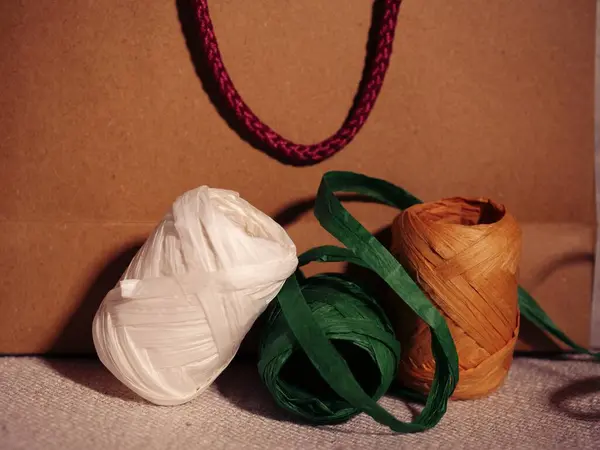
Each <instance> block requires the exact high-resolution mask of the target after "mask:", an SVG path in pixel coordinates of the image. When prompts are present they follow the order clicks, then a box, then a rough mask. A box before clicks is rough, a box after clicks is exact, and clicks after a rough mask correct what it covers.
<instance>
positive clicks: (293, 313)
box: [258, 171, 600, 433]
mask: <svg viewBox="0 0 600 450" xmlns="http://www.w3.org/2000/svg"><path fill="white" fill-rule="evenodd" d="M336 192H347V193H354V194H360V195H365V196H368V197H370V198H371V199H373V200H375V201H376V202H378V203H381V204H385V205H389V206H392V207H395V208H397V209H400V210H402V209H406V208H408V207H410V206H412V205H414V204H417V203H420V202H421V201H420V200H419V199H417V198H416V197H414V196H413V195H412V194H410V193H409V192H407V191H405V190H404V189H402V188H400V187H398V186H395V185H393V184H391V183H389V182H387V181H384V180H380V179H376V178H371V177H367V176H365V175H360V174H356V173H352V172H337V171H336V172H328V173H326V174H325V175H324V176H323V178H322V180H321V184H320V187H319V191H318V194H317V198H316V201H315V210H314V213H315V216H316V218H317V219H318V221H319V223H320V224H321V226H322V227H323V228H325V229H326V230H327V231H328V232H329V233H330V234H331V235H332V236H333V237H335V238H336V239H337V240H338V241H340V242H341V243H342V244H343V245H344V246H345V248H343V247H336V246H323V247H316V248H313V249H311V250H309V251H308V252H306V253H304V254H302V255H300V257H299V262H300V264H299V265H300V267H301V266H303V265H305V264H308V263H309V262H312V261H321V262H334V261H336V262H348V263H351V264H355V265H359V266H362V267H364V268H367V269H369V270H371V271H373V272H374V273H376V274H377V275H378V276H379V277H381V278H382V279H383V280H384V281H385V282H386V283H387V284H388V286H389V287H390V288H391V289H392V290H393V291H394V292H395V293H396V294H397V295H398V297H399V298H400V299H402V300H403V301H404V302H405V303H406V304H407V305H408V306H409V307H410V308H411V309H412V310H413V311H414V312H415V313H416V314H417V315H418V316H419V317H420V318H421V319H422V320H423V321H424V322H425V323H427V325H429V328H430V330H431V337H432V339H431V349H432V352H433V356H434V359H435V362H436V370H435V376H434V379H433V383H432V386H431V389H430V392H429V395H428V396H427V398H426V400H425V406H424V408H423V410H422V411H421V413H420V414H419V415H418V416H417V417H415V418H414V419H413V421H412V422H410V423H407V422H402V421H400V420H398V419H396V418H395V417H394V416H393V415H391V414H390V413H389V412H388V411H386V410H385V409H384V408H382V407H381V406H380V405H379V404H378V403H377V400H378V399H379V398H380V397H381V396H382V395H383V394H384V393H385V392H386V390H387V389H388V388H389V386H390V385H391V383H392V380H393V379H394V377H395V374H396V368H397V363H398V361H399V356H400V345H399V343H398V342H397V341H396V340H395V339H394V338H393V332H392V331H391V328H390V327H389V322H388V321H387V319H386V318H385V317H383V318H382V317H381V313H380V311H379V310H378V309H377V307H376V306H374V302H373V301H372V299H371V297H369V295H368V294H367V293H366V292H365V291H364V290H363V289H362V288H361V287H360V286H358V285H356V284H354V283H352V281H350V280H345V279H344V278H342V277H339V276H334V275H319V276H316V277H310V278H305V277H304V275H303V274H302V272H301V270H300V269H299V270H298V271H297V272H296V274H295V275H293V276H292V277H290V278H289V279H288V280H287V281H286V283H285V284H284V286H283V288H282V290H281V292H280V293H279V295H278V301H277V302H274V303H273V305H272V309H271V311H270V316H269V320H268V326H267V327H266V328H265V332H264V335H263V339H262V343H261V350H260V358H259V364H258V369H259V373H260V375H261V378H262V379H263V381H264V382H265V384H266V385H267V388H268V389H269V390H270V391H271V393H272V394H273V397H274V399H275V401H276V402H277V403H278V404H279V405H280V406H281V407H283V408H285V409H286V410H288V411H290V412H292V413H293V414H295V415H297V416H299V417H302V418H303V419H305V420H307V421H309V422H312V423H317V424H322V423H336V422H340V421H343V420H347V419H348V418H350V417H352V416H353V415H355V414H358V413H360V412H364V413H367V414H369V415H370V416H371V417H372V418H373V419H375V420H376V421H378V422H379V423H381V424H383V425H386V426H388V427H389V428H390V429H392V430H393V431H396V432H401V433H411V432H420V431H424V430H427V429H429V428H432V427H433V426H435V425H436V424H437V423H438V422H439V421H440V420H441V418H442V417H443V416H444V414H445V412H446V409H447V405H448V401H449V398H450V397H451V395H452V393H453V392H454V389H455V387H456V384H457V382H458V373H459V372H458V355H457V352H456V347H455V346H454V341H453V339H452V336H451V334H450V331H449V329H448V327H447V325H446V322H445V320H444V318H443V317H442V315H441V314H440V313H439V311H438V310H437V309H436V307H435V306H434V305H433V304H432V303H431V301H430V300H429V299H428V298H427V297H426V296H425V294H424V293H423V292H422V291H421V289H420V288H419V287H418V286H417V284H416V283H415V282H414V281H413V280H412V279H411V277H410V276H409V275H408V273H407V272H406V271H405V270H404V268H403V267H402V266H401V265H400V263H399V262H398V261H397V260H396V258H395V257H394V256H393V255H391V253H389V252H388V250H387V249H386V248H385V247H384V246H383V245H382V244H381V243H380V242H379V241H378V240H377V239H376V238H375V237H374V236H373V235H372V234H371V233H369V232H368V231H367V230H366V229H365V228H364V227H363V226H362V225H361V224H360V223H359V222H358V221H357V220H356V219H355V218H354V217H353V216H352V215H351V214H350V213H349V212H348V211H347V210H346V209H345V208H344V207H343V205H342V203H341V202H340V200H339V199H338V198H337V197H336V196H335V193H336ZM320 296H323V297H326V298H327V297H329V300H327V299H326V298H325V299H324V298H321V299H320V298H319V297H320ZM332 296H333V297H336V300H331V297H332ZM344 303H347V305H346V306H345V307H346V308H347V311H346V315H344V314H343V313H342V314H340V313H339V311H340V310H339V308H342V310H343V309H344V306H343V305H344ZM324 308H325V310H326V311H327V314H325V315H324V313H323V311H324ZM519 308H520V310H521V313H522V315H523V316H524V317H525V318H527V319H529V320H530V321H531V322H532V323H533V324H535V325H536V326H538V327H539V328H541V329H542V330H545V331H547V332H548V333H550V334H552V335H553V336H555V337H556V338H558V339H559V340H561V341H562V342H564V343H565V344H567V345H568V346H570V347H571V348H573V349H574V350H575V351H577V352H579V353H584V354H588V355H591V356H593V357H594V358H596V359H600V354H599V353H592V352H590V351H589V350H587V349H585V348H583V347H581V346H579V345H577V344H576V343H574V342H573V341H571V340H570V339H569V338H568V337H567V336H566V335H565V334H564V333H563V332H562V331H560V329H559V328H558V327H557V326H556V324H554V322H553V321H552V320H551V319H550V318H549V317H548V315H547V314H546V313H545V312H544V311H543V310H542V308H541V307H540V306H539V305H538V304H537V303H536V301H535V300H534V299H533V298H532V297H531V296H530V295H529V294H528V293H527V292H526V291H525V290H524V289H523V288H522V287H519ZM332 310H336V311H337V312H336V314H337V317H336V319H335V320H334V323H337V324H338V325H340V326H339V327H338V328H337V329H335V327H333V329H332V327H331V324H330V323H329V324H328V323H327V320H326V319H325V320H324V319H323V317H327V315H328V314H332ZM350 310H352V311H353V312H352V313H350V312H348V311H350ZM357 312H358V314H362V317H360V318H359V319H358V320H355V321H354V322H353V321H352V319H353V315H352V314H354V313H357ZM329 317H331V316H329ZM369 320H371V321H372V323H373V324H376V326H375V325H374V326H369V325H368V321H369ZM344 340H345V341H346V342H352V343H354V344H356V345H358V347H360V348H362V349H363V350H365V351H366V352H367V354H368V356H369V357H370V359H371V360H372V361H374V362H375V363H376V365H377V367H378V369H379V372H380V378H379V379H378V380H377V381H376V382H372V380H371V381H365V380H361V381H362V383H361V382H359V381H358V380H357V377H356V376H355V375H356V374H357V373H358V374H360V368H357V367H350V366H349V364H348V361H347V360H346V359H344V358H343V357H342V355H341V354H340V346H339V342H340V341H344ZM332 341H333V342H332ZM336 345H337V348H336ZM298 351H300V353H301V357H304V358H305V359H308V360H309V361H310V363H311V364H312V367H307V365H306V364H304V366H302V364H301V363H299V362H298V361H299V360H298V359H297V357H296V366H295V367H294V364H293V363H291V362H290V361H293V360H294V353H295V352H296V353H298ZM344 352H345V351H342V353H344ZM365 361H366V360H365ZM364 364H368V363H367V362H364ZM286 366H287V367H286ZM312 368H314V369H315V370H316V372H317V373H318V375H319V376H320V378H321V379H322V381H324V382H325V383H326V385H327V387H328V388H329V389H330V390H331V391H333V392H334V393H335V394H336V396H335V397H332V396H329V397H328V398H321V397H320V396H317V395H316V393H317V392H318V389H315V387H314V386H312V387H307V386H303V383H299V384H293V383H290V382H289V379H288V380H286V379H284V378H285V377H283V375H282V374H283V372H285V371H286V370H288V371H291V372H295V373H296V380H298V379H299V378H298V372H299V371H305V372H304V373H301V374H300V377H303V376H304V377H305V378H307V379H308V378H311V377H310V376H309V374H308V371H309V370H312ZM367 391H368V392H367ZM399 394H400V395H403V396H405V397H406V398H408V399H412V400H419V399H423V396H421V395H420V394H418V393H415V392H413V391H411V390H408V389H403V390H401V391H400V392H399Z"/></svg>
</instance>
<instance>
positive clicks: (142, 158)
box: [0, 0, 596, 353]
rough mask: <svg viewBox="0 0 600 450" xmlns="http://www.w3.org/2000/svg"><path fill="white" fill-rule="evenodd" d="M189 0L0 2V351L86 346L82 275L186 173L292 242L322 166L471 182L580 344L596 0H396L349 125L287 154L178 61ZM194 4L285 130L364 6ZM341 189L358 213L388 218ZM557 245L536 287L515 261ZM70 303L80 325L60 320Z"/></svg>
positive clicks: (351, 57) (464, 188) (590, 228)
mask: <svg viewBox="0 0 600 450" xmlns="http://www.w3.org/2000/svg"><path fill="white" fill-rule="evenodd" d="M187 3H188V2H187V1H184V0H180V1H178V2H175V1H173V2H157V3H123V2H117V1H115V0H107V1H106V2H102V3H100V2H92V3H90V2H84V1H74V2H68V3H55V2H50V1H48V0H43V1H37V2H33V1H24V2H18V3H16V2H3V3H1V4H0V86H1V87H0V89H1V90H2V92H1V93H0V157H1V160H2V163H1V164H0V180H1V181H0V221H1V223H0V227H2V233H0V249H2V251H1V252H0V273H2V274H3V275H2V283H1V284H0V311H2V313H1V314H0V352H2V353H7V352H9V353H15V352H18V353H35V352H44V351H49V350H55V351H67V352H70V351H91V347H90V344H91V341H88V340H87V336H88V325H89V324H88V323H86V322H85V320H88V319H89V320H90V321H91V315H90V314H89V313H88V314H87V315H86V314H83V316H85V317H83V316H82V318H81V319H80V320H78V319H77V318H76V317H75V318H73V317H72V315H73V314H76V312H77V311H78V310H80V309H81V308H83V309H85V308H92V303H93V301H94V299H95V298H96V297H98V298H99V297H100V293H101V292H102V291H103V290H104V292H105V291H107V290H108V289H110V287H112V286H111V283H112V284H114V282H115V281H116V279H118V276H116V278H115V277H114V276H105V278H102V277H100V278H101V279H100V281H98V280H97V278H98V276H99V274H102V273H104V272H103V271H106V270H108V271H109V272H111V271H112V272H114V273H113V274H112V275H114V274H117V273H118V272H119V270H117V269H119V267H122V266H123V264H124V262H123V261H120V262H119V264H120V265H119V264H117V265H116V266H115V265H114V264H113V265H111V260H112V259H113V258H114V256H115V255H116V254H119V253H121V252H127V250H128V249H130V247H131V246H132V245H133V243H135V242H137V241H138V240H140V239H143V236H145V234H147V233H148V232H149V231H150V230H151V229H152V227H153V225H154V223H156V222H157V221H158V220H160V218H161V217H162V215H163V214H164V213H165V211H166V210H167V209H168V207H169V205H170V204H171V202H172V201H173V200H174V198H175V197H177V196H178V195H180V194H181V193H182V192H184V191H185V190H187V189H191V188H193V187H196V186H197V185H201V184H207V185H210V186H213V187H222V188H227V189H232V190H236V191H238V192H240V194H241V195H242V196H243V197H244V198H245V199H247V200H248V201H250V202H251V203H253V204H254V205H255V206H257V207H258V208H260V209H262V210H263V211H265V212H266V213H268V214H272V215H277V216H278V218H279V219H280V220H281V221H282V222H286V223H287V224H288V225H289V230H290V234H291V235H292V238H293V239H295V241H296V242H297V245H298V248H299V250H304V249H306V248H308V247H310V246H312V245H317V244H322V243H325V242H326V241H327V236H326V233H324V232H322V231H321V230H319V229H318V226H316V224H315V223H314V220H313V219H312V216H311V213H310V211H308V212H306V213H304V214H303V215H301V218H300V219H299V220H296V219H295V217H296V216H297V214H296V213H297V212H299V211H302V210H305V209H306V207H309V206H310V199H311V198H312V197H313V196H314V194H315V192H316V189H317V187H318V183H319V180H320V177H321V175H322V174H323V173H324V172H325V171H327V170H332V169H339V170H353V171H358V172H362V173H365V174H368V175H371V176H376V177H381V178H385V179H388V180H390V181H392V182H394V183H396V184H399V185H402V186H403V187H405V188H407V189H409V190H410V191H412V192H413V193H415V194H416V195H418V196H419V197H421V198H422V199H424V200H433V199H437V198H441V197H449V196H454V195H459V196H460V195H462V196H474V195H481V196H488V197H491V198H494V199H495V200H497V201H499V202H502V203H504V204H505V205H506V206H507V207H508V208H509V209H510V210H511V212H512V213H513V214H514V215H515V216H516V217H517V219H518V220H519V221H520V223H521V224H522V226H523V228H524V229H527V228H529V229H531V230H546V232H544V233H542V232H541V231H540V232H538V231H533V232H532V233H530V234H529V236H530V238H528V237H527V234H526V235H525V236H524V239H525V247H524V261H523V268H522V270H523V276H524V277H525V278H524V279H523V283H524V284H525V285H526V287H532V288H534V289H533V293H534V294H536V296H537V298H538V300H539V301H540V302H541V303H542V304H543V305H544V306H545V307H546V308H547V310H548V311H549V312H551V313H552V315H553V318H555V319H556V320H557V321H558V322H559V323H560V324H561V325H563V326H564V327H565V329H566V331H567V332H568V333H570V334H571V335H573V336H574V337H576V338H577V340H578V341H579V342H581V343H584V344H585V343H586V339H588V335H589V322H590V320H589V309H590V301H591V300H590V298H591V273H592V257H591V256H589V255H593V252H594V240H593V234H594V232H595V226H596V219H595V210H594V178H593V177H594V168H593V167H594V164H593V161H594V121H593V111H594V101H593V89H594V36H595V2H594V1H593V0H582V1H578V2H564V1H560V0H531V1H528V2H520V1H518V0H510V1H505V2H495V3H489V2H482V3H478V4H476V3H473V2H470V1H467V0H457V1H453V2H445V1H442V0H431V1H428V2H422V1H417V0H406V1H405V2H404V4H403V6H402V9H401V12H400V21H399V25H398V26H399V28H398V31H397V36H396V42H395V48H394V55H393V58H392V66H391V68H390V71H389V73H388V76H387V79H386V82H385V85H384V88H383V90H382V93H381V97H380V99H379V100H378V102H377V104H376V107H375V109H374V111H373V113H372V115H371V117H370V119H369V121H368V122H367V124H366V126H365V128H364V129H363V131H362V132H361V133H360V134H359V135H358V137H357V138H356V140H355V141H354V142H353V143H352V144H351V145H350V146H349V147H348V148H346V149H344V150H343V151H342V152H341V153H339V154H338V155H336V156H334V157H333V158H331V159H330V160H328V161H326V162H324V163H321V164H318V165H316V166H313V167H304V168H296V167H291V166H285V165H282V164H281V163H279V162H277V161H275V160H273V159H270V158H269V157H267V156H266V155H264V154H263V153H261V152H260V151H258V150H256V149H254V148H252V147H251V146H249V145H248V144H247V143H246V142H245V141H243V140H242V139H240V137H239V136H238V135H237V133H236V132H235V131H234V130H232V129H231V128H230V127H229V124H228V122H227V121H226V120H224V118H223V117H221V115H220V114H219V110H218V108H215V106H214V104H213V102H212V101H211V96H210V95H209V94H207V92H205V91H204V89H203V84H202V82H201V81H200V80H199V77H198V75H197V73H196V68H195V66H194V63H193V61H192V59H191V58H190V51H189V48H192V50H194V39H193V38H191V36H193V33H194V30H193V29H190V26H189V24H190V14H191V11H190V9H189V7H188V6H186V5H187ZM210 4H211V8H212V9H211V13H212V16H213V20H214V24H215V29H216V32H217V36H218V38H219V43H220V46H221V50H222V53H223V57H224V60H225V63H226V65H227V68H228V69H229V71H230V74H231V76H232V78H233V80H234V82H235V83H236V85H237V87H238V89H239V90H240V91H241V93H242V95H243V96H244V98H245V99H246V101H247V102H248V103H249V105H250V106H251V107H252V108H253V109H254V111H255V112H256V113H257V114H258V115H259V116H260V117H262V118H263V119H264V120H265V121H266V122H267V123H269V124H270V125H271V126H272V127H274V128H275V129H276V130H278V131H279V132H280V133H282V134H283V135H284V136H286V137H288V138H291V139H293V140H296V141H299V142H304V143H307V142H314V141H316V140H319V139H323V138H325V137H326V136H328V135H329V134H331V133H333V132H334V131H335V129H336V128H337V127H338V126H339V125H340V123H341V122H342V120H343V118H344V116H345V114H346V113H347V111H348V108H349V107H350V105H351V102H352V98H353V95H354V93H355V89H356V85H357V83H358V81H359V79H360V75H361V71H362V66H363V60H364V54H365V45H366V41H367V33H368V29H369V25H370V16H371V3H370V2H355V3H352V4H348V2H344V1H342V0H330V1H327V2H324V1H322V0H305V1H302V2H285V3H282V2H279V1H275V0H260V1H254V2H232V1H220V2H216V1H215V2H211V3H210ZM340 18H343V20H340ZM180 19H181V20H180ZM182 23H183V30H182ZM186 34H188V38H190V39H188V42H186ZM188 47H189V48H188ZM192 54H196V53H195V52H194V51H193V52H192ZM307 202H308V203H307ZM290 208H291V210H290ZM352 208H353V209H352V211H353V212H355V213H356V215H357V217H358V218H359V219H360V220H362V221H363V222H364V223H365V225H366V226H367V227H369V228H370V229H371V230H373V231H375V230H378V229H380V228H383V227H385V226H386V225H387V224H388V223H389V221H390V219H391V218H392V217H393V215H394V212H393V211H388V210H386V209H384V208H381V207H374V206H373V205H359V204H353V205H352ZM292 222H293V224H292ZM304 227H305V228H304ZM528 239H529V240H528ZM560 242H563V243H564V245H563V244H560V245H559V243H560ZM572 242H576V243H577V249H578V252H579V253H581V254H582V255H583V254H585V255H587V257H585V258H583V259H581V260H577V263H576V264H570V265H568V266H569V267H573V268H571V269H567V268H564V269H561V270H566V271H570V272H568V273H569V274H570V275H566V273H567V272H564V273H563V272H560V271H558V272H557V271H553V272H552V273H550V274H549V275H548V276H547V277H546V278H545V279H544V281H543V283H541V284H540V285H539V286H538V287H535V285H534V279H533V278H531V279H527V278H526V275H525V274H526V273H531V274H536V273H539V272H540V271H542V272H543V269H544V268H545V267H547V266H548V265H549V264H552V262H553V261H554V260H561V258H562V259H568V258H569V255H572V253H573V249H572V248H571V243H572ZM561 245H562V247H561ZM126 254H127V253H126ZM123 258H124V259H126V257H125V256H124V257H123ZM107 267H109V268H108V269H107ZM561 273H562V275H561ZM532 276H533V275H532ZM563 278H564V280H566V281H563ZM544 283H545V284H544ZM528 284H529V285H530V286H528ZM91 285H94V286H96V288H95V289H96V292H97V293H96V294H94V295H92V300H90V297H89V295H88V296H86V295H85V293H86V292H87V291H88V290H89V289H90V286H91ZM559 286H560V288H559ZM536 289H537V291H536ZM82 305H83V306H82ZM92 309H93V308H92ZM88 316H89V317H88ZM70 321H71V323H72V322H73V321H76V322H78V323H79V324H78V325H77V326H76V327H75V329H78V330H79V331H73V332H72V334H71V335H69V334H68V333H67V332H63V328H64V327H65V326H66V325H67V324H68V323H70ZM77 327H79V328H77ZM70 329H71V330H73V329H74V328H70ZM69 336H70V337H69ZM540 342H541V341H540ZM545 345H546V344H544V343H543V342H541V343H539V344H537V348H544V346H545Z"/></svg>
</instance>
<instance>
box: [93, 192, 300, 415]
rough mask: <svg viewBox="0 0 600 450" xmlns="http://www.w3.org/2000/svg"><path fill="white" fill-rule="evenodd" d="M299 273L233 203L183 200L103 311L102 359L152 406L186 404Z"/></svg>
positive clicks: (212, 195)
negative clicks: (286, 281)
mask: <svg viewBox="0 0 600 450" xmlns="http://www.w3.org/2000/svg"><path fill="white" fill-rule="evenodd" d="M297 264H298V259H297V255H296V247H295V245H294V243H293V242H292V240H291V239H290V237H289V236H288V235H287V233H286V232H285V230H284V229H283V228H282V227H281V226H279V225H278V224H277V223H276V222H275V221H274V220H273V219H271V218H270V217H269V216H267V215H266V214H264V213H262V212H261V211H259V210H258V209H256V208H255V207H254V206H252V205H251V204H249V203H248V202H246V201H245V200H243V199H242V198H240V196H239V194H237V193H236V192H233V191H227V190H222V189H212V188H209V187H206V186H203V187H199V188H197V189H195V190H192V191H189V192H187V193H185V194H184V195H182V196H181V197H179V198H178V199H177V200H176V201H175V203H174V204H173V207H172V209H171V211H170V212H169V214H167V215H166V217H165V218H164V219H163V221H162V222H161V223H160V224H159V226H158V227H157V228H156V230H155V231H154V232H153V234H152V235H151V236H150V237H149V238H148V240H147V241H146V242H145V244H144V246H143V247H142V248H141V249H140V251H139V252H138V253H137V255H136V256H135V258H134V259H133V261H132V262H131V264H130V266H129V268H128V269H127V271H126V272H125V274H124V275H123V277H122V278H121V281H120V282H119V283H118V284H117V286H116V287H115V288H114V289H112V290H111V291H110V292H109V293H108V294H107V296H106V297H105V299H104V301H103V302H102V304H101V305H100V308H99V309H98V312H97V313H96V316H95V318H94V323H93V330H92V331H93V337H94V345H95V347H96V351H97V353H98V356H99V358H100V360H101V361H102V363H103V364H104V365H105V366H106V367H107V368H108V370H110V371H111V372H112V374H113V375H114V376H115V377H116V378H118V379H119V380H120V381H121V382H122V383H124V384H125V385H127V386H128V387H129V388H130V389H131V390H133V391H134V392H136V393H137V394H138V395H140V396H141V397H143V398H145V399H146V400H148V401H150V402H152V403H155V404H159V405H178V404H182V403H185V402H187V401H190V400H191V399H193V398H194V397H196V396H197V395H199V394H200V393H201V392H202V391H203V390H205V389H206V388H207V387H208V386H210V384H211V383H212V382H213V381H214V380H215V379H216V378H217V376H218V375H219V374H220V373H221V372H222V371H223V370H224V369H225V367H227V365H228V364H229V363H230V362H231V360H232V359H233V357H234V356H235V354H236V352H237V350H238V348H239V346H240V344H241V342H242V340H243V338H244V336H245V335H246V334H247V333H248V331H249V330H250V328H251V327H252V325H253V323H254V322H255V321H256V319H257V318H258V317H259V315H260V314H261V313H262V312H263V311H264V310H265V308H266V307H267V305H268V304H269V302H270V301H271V300H273V299H274V298H275V297H276V296H277V294H278V293H279V290H280V289H281V287H282V286H283V283H284V282H285V280H286V279H287V278H288V277H289V276H290V275H291V274H292V273H293V272H294V270H295V269H296V267H297Z"/></svg>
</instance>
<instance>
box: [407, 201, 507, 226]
mask: <svg viewBox="0 0 600 450" xmlns="http://www.w3.org/2000/svg"><path fill="white" fill-rule="evenodd" d="M505 213H506V210H505V209H504V207H503V206H502V205H500V204H498V203H495V202H493V201H492V200H489V199H469V198H462V197H455V198H448V199H444V200H440V201H437V202H431V203H425V204H423V205H421V208H420V209H419V211H418V213H417V214H418V215H419V217H420V218H421V220H424V221H427V222H431V223H447V224H453V225H465V226H474V225H490V224H493V223H496V222H499V221H500V220H501V219H502V218H503V217H504V215H505Z"/></svg>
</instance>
